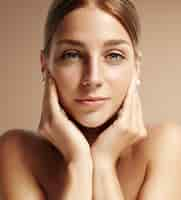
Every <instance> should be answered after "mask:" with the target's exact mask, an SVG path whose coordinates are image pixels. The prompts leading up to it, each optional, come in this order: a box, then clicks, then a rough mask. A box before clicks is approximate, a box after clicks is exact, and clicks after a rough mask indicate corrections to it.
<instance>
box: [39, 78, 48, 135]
mask: <svg viewBox="0 0 181 200" xmlns="http://www.w3.org/2000/svg"><path fill="white" fill-rule="evenodd" d="M48 96H49V93H48V80H47V76H46V77H45V82H44V93H43V99H42V107H41V117H40V122H39V126H38V131H39V132H40V131H41V129H42V128H43V127H44V126H45V122H46V121H47V119H48V113H49V111H48V107H49V105H48Z"/></svg>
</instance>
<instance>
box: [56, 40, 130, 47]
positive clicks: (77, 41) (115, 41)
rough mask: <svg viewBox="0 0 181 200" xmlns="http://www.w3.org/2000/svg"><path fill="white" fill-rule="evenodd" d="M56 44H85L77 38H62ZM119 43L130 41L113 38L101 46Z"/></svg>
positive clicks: (83, 45) (82, 45) (81, 45)
mask: <svg viewBox="0 0 181 200" xmlns="http://www.w3.org/2000/svg"><path fill="white" fill-rule="evenodd" d="M56 44H57V45H62V44H70V45H74V46H80V47H85V44H84V43H83V42H81V41H79V40H72V39H63V40H58V41H57V42H56ZM121 44H126V45H128V46H130V43H129V42H128V41H126V40H123V39H116V40H115V39H114V40H108V41H105V42H104V44H103V46H104V47H107V46H114V45H121Z"/></svg>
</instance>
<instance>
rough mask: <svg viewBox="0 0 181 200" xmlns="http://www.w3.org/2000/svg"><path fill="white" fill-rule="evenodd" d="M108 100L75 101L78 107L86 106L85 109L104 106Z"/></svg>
mask: <svg viewBox="0 0 181 200" xmlns="http://www.w3.org/2000/svg"><path fill="white" fill-rule="evenodd" d="M107 101H108V99H99V100H95V99H94V100H76V102H77V103H79V105H82V106H86V107H100V106H102V105H104V104H105V103H106V102H107Z"/></svg>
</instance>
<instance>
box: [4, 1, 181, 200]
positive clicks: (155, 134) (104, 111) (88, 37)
mask: <svg viewBox="0 0 181 200" xmlns="http://www.w3.org/2000/svg"><path fill="white" fill-rule="evenodd" d="M139 37H140V26H139V19H138V16H137V12H136V9H135V7H134V5H133V3H132V2H131V1H128V0H118V1H116V0H115V1H113V0H105V1H99V0H94V1H93V0H91V1H86V0H84V1H83V0H82V1H78V0H77V1H73V0H72V1H68V0H62V1H61V0H54V1H53V2H52V4H51V6H50V9H49V14H48V17H47V22H46V26H45V42H44V49H43V50H42V51H41V69H42V74H43V77H44V82H45V84H44V87H45V90H44V91H45V92H44V98H43V104H42V114H41V120H40V123H39V126H38V130H37V133H38V136H37V134H36V133H31V132H28V131H25V130H10V131H7V132H6V133H5V134H3V136H2V137H1V140H0V159H1V166H0V192H1V197H2V199H3V200H21V199H22V200H23V199H25V198H26V200H32V199H33V200H40V199H50V200H60V199H61V200H69V199H70V200H71V199H79V200H86V199H87V200H92V199H94V200H103V199H104V200H107V199H108V200H110V199H111V200H112V199H113V200H153V199H154V200H157V199H159V200H160V199H165V200H170V199H174V200H177V199H178V200H180V199H181V191H180V187H179V186H180V184H181V156H180V153H181V145H180V144H181V128H180V126H178V125H176V124H173V123H167V124H161V125H154V126H153V125H152V126H151V125H149V126H148V125H147V126H146V125H145V124H144V121H143V117H142V109H141V102H140V98H139V93H138V86H139V83H140V81H139V79H140V63H141V52H140V50H139V47H138V45H139ZM168 172H169V173H168Z"/></svg>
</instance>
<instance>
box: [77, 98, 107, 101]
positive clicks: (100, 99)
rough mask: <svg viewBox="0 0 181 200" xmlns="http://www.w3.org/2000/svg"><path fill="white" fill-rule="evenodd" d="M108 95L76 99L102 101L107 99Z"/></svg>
mask: <svg viewBox="0 0 181 200" xmlns="http://www.w3.org/2000/svg"><path fill="white" fill-rule="evenodd" d="M108 99H109V98H108V97H87V98H82V99H77V101H102V100H108Z"/></svg>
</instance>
